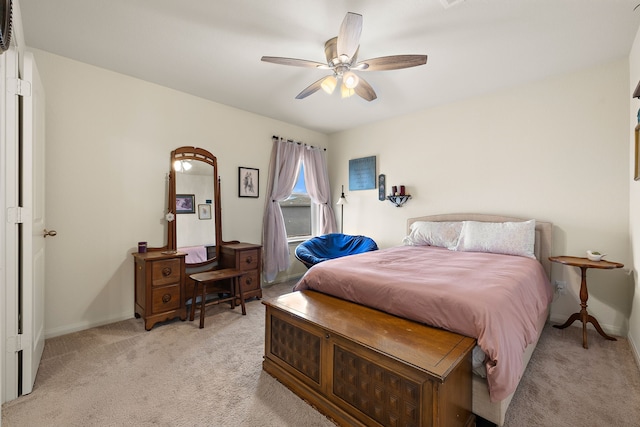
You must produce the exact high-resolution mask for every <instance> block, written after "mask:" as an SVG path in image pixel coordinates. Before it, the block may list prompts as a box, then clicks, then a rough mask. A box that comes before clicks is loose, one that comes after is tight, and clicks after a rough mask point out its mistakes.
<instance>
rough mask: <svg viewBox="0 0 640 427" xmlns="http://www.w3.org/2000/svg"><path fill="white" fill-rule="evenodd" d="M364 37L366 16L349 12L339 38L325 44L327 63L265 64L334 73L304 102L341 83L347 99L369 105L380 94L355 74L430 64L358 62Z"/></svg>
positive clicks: (417, 60) (411, 59) (414, 59)
mask: <svg viewBox="0 0 640 427" xmlns="http://www.w3.org/2000/svg"><path fill="white" fill-rule="evenodd" d="M361 33H362V15H359V14H357V13H352V12H348V13H347V15H346V16H345V17H344V20H343V21H342V25H340V32H339V33H338V37H334V38H332V39H329V40H327V42H326V43H325V44H324V54H325V56H326V58H327V63H326V64H324V63H321V62H316V61H307V60H305V59H295V58H281V57H278V56H263V57H262V61H264V62H272V63H274V64H281V65H292V66H295V67H305V68H319V69H322V70H331V71H333V74H331V75H329V76H326V77H323V78H321V79H320V80H318V81H316V82H314V83H312V84H311V85H309V86H308V87H306V88H305V89H304V90H303V91H302V92H300V93H299V94H298V96H296V99H303V98H306V97H307V96H309V95H311V94H313V93H315V92H317V91H318V90H320V89H323V90H324V91H325V92H327V93H329V94H331V93H333V91H334V90H335V88H336V86H337V85H338V82H341V84H340V92H341V94H342V97H343V98H347V97H349V96H351V95H353V94H354V93H355V94H357V95H359V96H360V97H362V98H364V99H366V100H367V101H373V100H374V99H376V98H377V95H376V92H375V91H374V90H373V88H372V87H371V85H370V84H369V83H367V81H366V80H365V79H363V78H362V77H359V76H358V75H356V74H355V73H354V71H386V70H399V69H401V68H409V67H416V66H418V65H424V64H426V63H427V55H394V56H382V57H379V58H373V59H367V60H365V61H360V62H358V61H357V57H358V50H359V48H360V34H361Z"/></svg>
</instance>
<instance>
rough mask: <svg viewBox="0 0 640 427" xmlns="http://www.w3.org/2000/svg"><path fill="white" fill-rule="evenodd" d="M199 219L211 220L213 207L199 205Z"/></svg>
mask: <svg viewBox="0 0 640 427" xmlns="http://www.w3.org/2000/svg"><path fill="white" fill-rule="evenodd" d="M198 219H211V205H209V204H206V203H204V204H201V205H198Z"/></svg>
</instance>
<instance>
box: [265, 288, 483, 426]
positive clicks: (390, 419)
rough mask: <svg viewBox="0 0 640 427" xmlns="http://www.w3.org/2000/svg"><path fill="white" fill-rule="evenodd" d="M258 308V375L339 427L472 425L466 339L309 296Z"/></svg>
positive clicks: (315, 294) (295, 296)
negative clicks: (261, 342) (261, 319)
mask: <svg viewBox="0 0 640 427" xmlns="http://www.w3.org/2000/svg"><path fill="white" fill-rule="evenodd" d="M263 304H265V305H266V323H265V334H266V335H265V356H264V361H263V368H264V370H265V371H267V372H268V373H269V374H271V375H272V376H274V377H275V378H276V379H278V380H279V381H280V382H282V383H283V384H284V385H285V386H287V387H288V388H290V389H291V390H292V391H293V392H294V393H296V394H297V395H298V396H300V397H301V398H302V399H304V400H306V401H308V402H309V403H310V404H311V405H312V406H314V407H315V408H317V409H318V410H319V411H320V412H322V413H324V414H325V415H327V416H329V417H330V418H332V419H334V420H335V421H336V422H337V423H338V424H339V425H351V426H421V427H470V426H473V425H475V416H474V415H473V414H472V413H471V375H472V374H471V351H472V349H473V347H474V345H475V340H474V339H472V338H468V337H465V336H462V335H458V334H455V333H451V332H447V331H444V330H442V329H436V328H431V327H428V326H425V325H423V324H420V323H416V322H412V321H409V320H406V319H402V318H399V317H396V316H392V315H390V314H387V313H383V312H381V311H378V310H374V309H371V308H368V307H364V306H361V305H354V304H353V303H349V302H346V301H344V300H341V299H338V298H334V297H331V296H328V295H325V294H321V293H318V292H314V291H302V292H293V293H290V294H286V295H283V296H280V297H278V298H276V299H273V300H270V301H265V302H263Z"/></svg>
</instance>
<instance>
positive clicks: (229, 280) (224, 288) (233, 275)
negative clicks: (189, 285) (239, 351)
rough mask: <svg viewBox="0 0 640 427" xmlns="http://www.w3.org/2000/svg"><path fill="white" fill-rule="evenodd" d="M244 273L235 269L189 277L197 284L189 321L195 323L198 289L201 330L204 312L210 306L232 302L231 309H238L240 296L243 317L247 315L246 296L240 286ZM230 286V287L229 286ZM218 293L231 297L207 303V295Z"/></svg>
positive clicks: (194, 286)
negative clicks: (237, 302) (237, 301)
mask: <svg viewBox="0 0 640 427" xmlns="http://www.w3.org/2000/svg"><path fill="white" fill-rule="evenodd" d="M243 274H244V272H242V271H240V270H236V269H235V268H225V269H222V270H213V271H205V272H204V273H195V274H192V275H190V276H189V277H190V278H191V279H193V281H194V282H195V283H194V285H193V299H192V300H191V314H190V316H189V320H191V321H193V319H194V317H195V311H196V305H197V304H196V298H197V297H198V289H200V290H201V292H200V328H204V312H205V308H206V307H207V306H208V305H215V304H220V303H221V302H230V303H231V308H232V309H233V308H235V307H236V298H238V293H239V294H240V305H241V306H242V315H243V316H244V315H246V314H247V310H246V308H245V306H244V294H243V292H242V286H240V277H241V276H242V275H243ZM229 284H230V286H229ZM214 292H217V293H219V294H229V296H226V297H221V298H218V299H215V300H213V301H210V302H208V303H207V294H208V293H214Z"/></svg>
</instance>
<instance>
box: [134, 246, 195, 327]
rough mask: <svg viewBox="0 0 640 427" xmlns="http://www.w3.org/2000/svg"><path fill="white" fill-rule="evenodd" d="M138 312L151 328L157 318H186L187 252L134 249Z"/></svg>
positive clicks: (160, 320)
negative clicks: (164, 252) (185, 282)
mask: <svg viewBox="0 0 640 427" xmlns="http://www.w3.org/2000/svg"><path fill="white" fill-rule="evenodd" d="M133 257H134V259H135V316H136V318H140V317H142V319H143V320H144V328H145V329H146V330H147V331H148V330H150V329H151V328H152V327H153V325H155V324H156V323H158V322H162V321H165V320H169V319H173V318H175V317H180V319H182V320H186V318H187V309H186V306H185V286H184V281H185V257H186V254H184V253H180V252H178V253H175V254H171V255H167V254H163V253H162V252H160V251H154V252H146V253H134V254H133Z"/></svg>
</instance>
